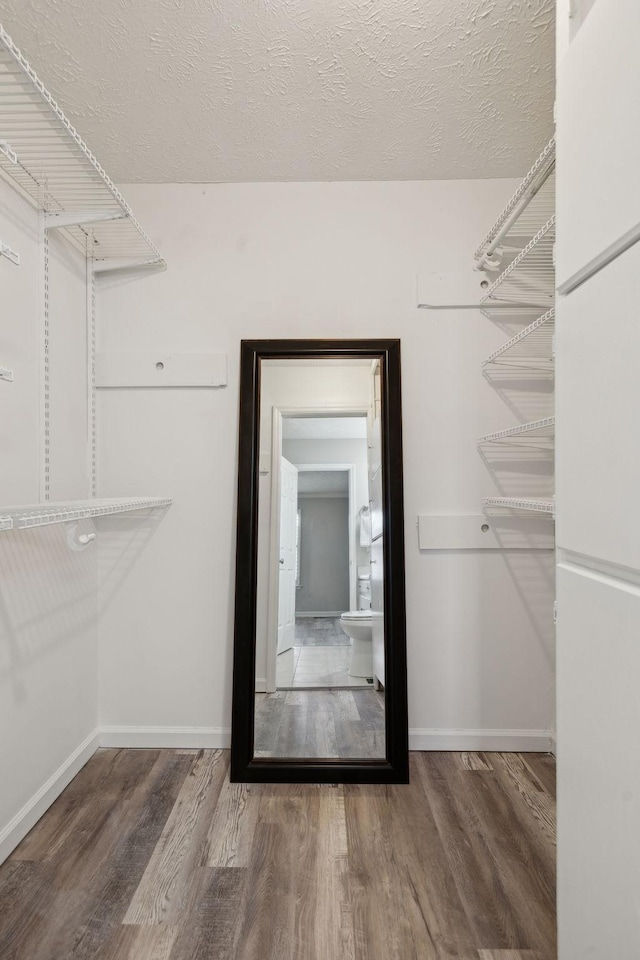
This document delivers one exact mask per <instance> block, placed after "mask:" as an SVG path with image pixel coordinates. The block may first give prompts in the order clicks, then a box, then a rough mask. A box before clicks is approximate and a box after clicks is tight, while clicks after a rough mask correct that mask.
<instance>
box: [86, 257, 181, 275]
mask: <svg viewBox="0 0 640 960" xmlns="http://www.w3.org/2000/svg"><path fill="white" fill-rule="evenodd" d="M166 268H167V264H166V263H165V261H164V260H123V259H115V258H114V259H113V260H94V261H93V272H94V273H95V274H96V275H98V274H103V273H115V272H118V273H134V272H136V271H144V272H146V271H147V270H166Z"/></svg>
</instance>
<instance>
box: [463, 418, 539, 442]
mask: <svg viewBox="0 0 640 960" xmlns="http://www.w3.org/2000/svg"><path fill="white" fill-rule="evenodd" d="M555 424H556V418H555V417H545V418H544V419H542V420H531V421H530V422H529V423H520V424H518V426H517V427H509V428H508V429H507V430H498V431H497V432H496V433H488V434H487V435H486V436H484V437H480V439H479V440H478V443H479V444H481V443H500V442H501V441H507V442H513V441H519V440H525V441H529V440H530V439H531V438H534V439H535V440H536V441H538V440H553V437H554V434H555Z"/></svg>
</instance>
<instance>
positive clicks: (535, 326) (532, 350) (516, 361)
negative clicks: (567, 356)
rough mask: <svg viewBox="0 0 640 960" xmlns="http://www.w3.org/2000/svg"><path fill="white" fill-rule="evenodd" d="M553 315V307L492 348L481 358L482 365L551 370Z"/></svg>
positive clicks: (554, 313) (554, 314)
mask: <svg viewBox="0 0 640 960" xmlns="http://www.w3.org/2000/svg"><path fill="white" fill-rule="evenodd" d="M555 316H556V312H555V309H554V308H552V309H551V310H547V312H546V313H545V314H543V315H542V316H541V317H538V319H537V320H534V321H533V323H530V324H529V326H528V327H525V328H524V330H521V331H520V333H518V334H517V335H516V336H515V337H512V338H511V339H510V340H507V342H506V343H503V344H502V346H501V347H498V349H497V350H494V352H493V353H492V354H491V355H490V356H489V357H487V359H486V360H483V362H482V366H483V367H488V366H494V365H496V366H504V367H516V368H520V369H521V368H525V369H526V368H530V367H532V368H534V369H541V368H542V369H548V370H549V371H553V335H554V330H555Z"/></svg>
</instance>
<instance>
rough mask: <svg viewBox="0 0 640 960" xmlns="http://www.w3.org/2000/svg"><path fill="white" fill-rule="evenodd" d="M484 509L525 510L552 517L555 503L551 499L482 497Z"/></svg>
mask: <svg viewBox="0 0 640 960" xmlns="http://www.w3.org/2000/svg"><path fill="white" fill-rule="evenodd" d="M482 505H483V506H484V507H494V508H497V509H504V510H525V511H531V512H533V513H546V514H549V515H550V516H552V517H553V515H554V512H555V501H554V500H553V499H538V498H534V497H532V498H526V497H523V498H520V497H483V499H482Z"/></svg>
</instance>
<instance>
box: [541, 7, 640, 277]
mask: <svg viewBox="0 0 640 960" xmlns="http://www.w3.org/2000/svg"><path fill="white" fill-rule="evenodd" d="M639 37H640V3H639V2H638V0H598V2H597V3H596V4H595V6H594V7H593V9H592V10H591V11H590V13H589V16H588V17H587V18H586V20H585V22H584V24H583V25H582V27H581V29H580V31H579V33H578V34H577V36H576V37H575V39H574V41H573V42H572V43H571V45H570V47H569V49H568V51H567V53H566V54H565V56H564V58H563V59H562V61H561V64H560V68H559V73H558V137H557V180H556V183H557V216H558V232H557V242H556V282H557V284H558V287H559V288H560V289H561V290H562V289H563V285H564V284H566V283H567V281H568V280H569V279H570V278H571V277H572V276H574V275H575V274H576V273H577V272H578V271H580V270H581V269H582V268H584V267H586V266H587V265H588V264H589V263H590V262H591V261H593V260H594V259H596V258H597V257H599V256H600V255H601V254H602V253H603V251H606V250H607V249H608V248H609V247H611V245H612V244H615V243H616V242H617V241H618V240H620V238H621V237H623V236H624V235H625V234H627V233H628V232H629V231H631V230H633V229H634V228H636V227H638V225H640V190H638V171H640V80H639V74H638V55H639V51H638V38H639Z"/></svg>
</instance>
